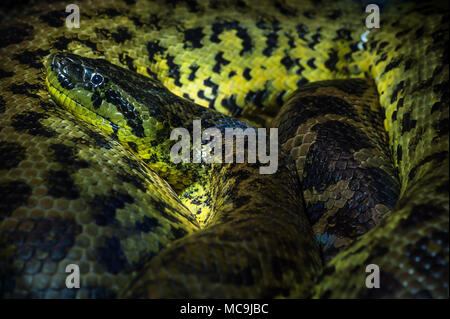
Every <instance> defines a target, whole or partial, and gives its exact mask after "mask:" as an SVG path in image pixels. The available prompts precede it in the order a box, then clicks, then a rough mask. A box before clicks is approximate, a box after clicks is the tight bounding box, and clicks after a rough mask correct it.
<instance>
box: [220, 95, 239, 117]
mask: <svg viewBox="0 0 450 319" xmlns="http://www.w3.org/2000/svg"><path fill="white" fill-rule="evenodd" d="M221 104H222V106H223V107H225V108H226V109H227V110H228V111H230V114H231V116H233V117H238V116H239V115H240V114H241V112H242V109H241V108H240V107H239V105H237V103H236V97H235V96H234V95H231V96H229V97H227V98H223V99H222V102H221Z"/></svg>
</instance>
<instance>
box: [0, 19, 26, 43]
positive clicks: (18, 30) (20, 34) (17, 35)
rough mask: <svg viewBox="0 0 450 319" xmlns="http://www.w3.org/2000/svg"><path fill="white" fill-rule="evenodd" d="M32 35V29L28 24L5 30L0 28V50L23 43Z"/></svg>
mask: <svg viewBox="0 0 450 319" xmlns="http://www.w3.org/2000/svg"><path fill="white" fill-rule="evenodd" d="M32 33H33V27H32V26H31V25H28V24H19V25H15V26H10V27H6V28H0V34H1V35H2V36H1V37H0V48H4V47H7V46H8V45H10V44H16V43H20V42H22V41H24V40H25V39H26V38H28V37H29V36H31V34H32Z"/></svg>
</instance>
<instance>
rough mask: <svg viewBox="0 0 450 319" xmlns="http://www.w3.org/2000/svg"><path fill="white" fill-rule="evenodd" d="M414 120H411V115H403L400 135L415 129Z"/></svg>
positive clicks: (408, 113)
mask: <svg viewBox="0 0 450 319" xmlns="http://www.w3.org/2000/svg"><path fill="white" fill-rule="evenodd" d="M416 123H417V121H416V120H413V119H411V113H410V112H407V113H405V114H403V119H402V133H406V132H409V131H411V130H412V129H413V128H415V127H416Z"/></svg>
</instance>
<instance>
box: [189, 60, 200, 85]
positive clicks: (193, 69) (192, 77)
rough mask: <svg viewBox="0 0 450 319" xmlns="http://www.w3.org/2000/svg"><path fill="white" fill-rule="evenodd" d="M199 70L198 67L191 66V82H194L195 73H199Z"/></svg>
mask: <svg viewBox="0 0 450 319" xmlns="http://www.w3.org/2000/svg"><path fill="white" fill-rule="evenodd" d="M199 68H200V67H199V66H198V65H194V64H191V65H190V66H189V69H190V70H191V73H189V76H188V80H189V81H194V80H195V73H196V72H197V70H198V69H199Z"/></svg>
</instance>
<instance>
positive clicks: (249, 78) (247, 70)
mask: <svg viewBox="0 0 450 319" xmlns="http://www.w3.org/2000/svg"><path fill="white" fill-rule="evenodd" d="M250 71H251V70H250V69H249V68H245V70H244V72H243V73H242V75H243V76H244V78H245V79H246V80H247V81H250V80H251V79H252V76H251V75H250Z"/></svg>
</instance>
